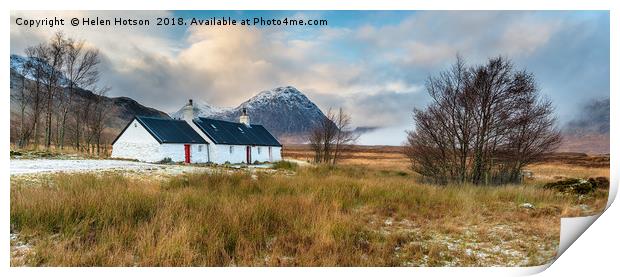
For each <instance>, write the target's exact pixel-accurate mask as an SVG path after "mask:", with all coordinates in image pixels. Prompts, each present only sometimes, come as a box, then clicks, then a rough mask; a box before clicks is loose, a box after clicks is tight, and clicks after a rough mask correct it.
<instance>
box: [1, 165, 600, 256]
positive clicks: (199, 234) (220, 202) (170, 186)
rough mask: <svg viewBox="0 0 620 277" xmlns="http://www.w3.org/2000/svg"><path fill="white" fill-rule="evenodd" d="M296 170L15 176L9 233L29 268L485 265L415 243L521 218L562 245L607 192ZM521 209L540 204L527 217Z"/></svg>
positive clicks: (529, 231)
mask: <svg viewBox="0 0 620 277" xmlns="http://www.w3.org/2000/svg"><path fill="white" fill-rule="evenodd" d="M284 167H285V168H287V169H288V168H289V167H288V166H284ZM295 170H296V174H295V175H293V176H290V175H285V174H267V173H260V172H259V173H258V174H257V175H256V176H252V174H250V173H247V172H236V173H227V172H223V171H222V172H217V171H216V172H215V173H210V174H185V175H180V176H176V177H172V178H169V179H167V180H165V181H156V180H152V179H149V178H141V179H138V178H130V177H123V176H122V175H118V174H105V175H97V174H55V175H54V176H53V177H52V178H50V181H49V182H48V183H47V184H44V185H37V186H32V185H29V184H28V183H27V182H20V181H17V180H16V181H13V182H12V186H11V233H17V234H19V236H20V238H22V239H23V240H26V241H27V242H28V243H30V244H32V245H33V251H31V253H30V254H29V256H28V257H27V258H26V259H25V260H24V261H23V263H24V264H28V265H46V266H47V265H52V266H230V265H248V266H259V265H275V266H281V265H304V266H370V265H372V266H391V265H403V264H406V263H405V261H407V260H420V259H422V258H424V259H425V261H426V264H427V265H444V264H445V262H446V261H447V262H450V261H452V262H454V261H458V262H459V263H458V264H460V265H478V264H479V261H477V260H476V258H475V257H471V256H468V255H465V254H463V253H456V252H454V251H453V252H450V251H449V249H447V248H446V246H445V245H442V244H440V243H438V242H436V241H429V242H428V243H425V244H420V242H423V241H425V240H430V239H431V238H432V237H433V236H434V235H435V234H436V233H442V234H446V235H450V236H463V230H466V228H467V226H490V227H492V226H497V225H501V224H515V222H517V223H518V224H519V225H518V226H527V228H525V227H524V228H522V229H518V231H519V232H520V233H522V234H524V235H531V236H534V237H537V238H541V240H545V241H547V240H549V241H550V240H557V238H558V236H559V233H558V232H559V226H556V225H557V223H559V217H560V216H562V215H567V214H570V213H575V211H574V209H573V207H574V206H575V205H577V204H579V203H582V202H583V201H590V202H588V204H590V205H592V206H595V207H599V206H600V207H602V206H603V205H604V201H603V200H602V199H604V197H603V194H602V192H596V193H598V194H596V193H595V195H594V196H593V197H590V198H587V199H590V200H583V199H581V200H580V199H579V198H577V197H575V196H574V195H567V194H560V193H557V192H555V191H553V190H546V189H543V188H542V186H538V185H526V186H523V185H521V186H517V185H510V186H502V187H481V186H472V185H449V186H435V185H430V184H420V183H418V182H417V181H416V180H415V178H413V177H412V176H410V175H409V174H408V173H407V174H404V173H402V172H399V171H395V172H387V171H385V170H372V169H369V168H365V167H360V166H348V167H346V166H345V167H342V166H339V167H304V168H297V169H295ZM522 203H531V204H533V205H534V206H535V207H536V209H535V210H533V211H526V210H524V209H522V208H520V207H519V205H520V204H522ZM388 218H389V219H393V220H402V219H406V220H408V221H407V222H411V225H412V226H413V227H411V228H412V229H411V230H405V231H403V232H389V233H386V232H382V231H381V228H383V227H377V226H379V225H381V224H382V223H381V222H382V221H383V220H384V219H388ZM375 221H381V222H379V223H377V222H375ZM485 224H486V225H485ZM490 227H488V228H487V227H481V229H482V230H483V231H480V232H479V235H480V236H481V237H483V238H484V234H485V232H486V231H484V230H487V229H489V228H490ZM519 228H521V227H519ZM507 236H508V235H507ZM510 236H512V235H510ZM502 239H511V238H502ZM488 240H489V241H493V240H498V239H497V238H495V237H491V236H490V235H489V238H488ZM498 243H499V242H498ZM523 243H525V246H522V247H523V248H524V249H523V251H526V252H527V251H530V252H532V251H533V252H532V253H533V254H531V255H532V256H536V255H538V253H537V252H536V251H537V250H536V249H538V248H536V247H537V245H533V246H529V245H527V241H525V242H523ZM553 243H555V242H553ZM405 246H406V248H404V247H405ZM395 249H396V250H395ZM399 249H403V250H402V251H401V250H399ZM397 250H398V251H401V252H402V253H401V252H396V251H397ZM455 257H456V258H455ZM457 258H458V260H455V259H457ZM532 261H534V263H536V261H537V260H536V259H532ZM544 261H546V260H545V259H542V260H541V261H540V262H544Z"/></svg>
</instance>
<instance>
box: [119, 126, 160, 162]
mask: <svg viewBox="0 0 620 277" xmlns="http://www.w3.org/2000/svg"><path fill="white" fill-rule="evenodd" d="M159 146H160V144H159V142H158V141H157V140H156V139H155V138H153V136H151V134H150V133H149V132H148V131H147V130H146V129H144V127H143V126H142V124H140V123H138V121H136V120H135V119H134V120H133V121H132V122H131V125H129V127H127V129H126V130H125V131H124V132H123V134H122V135H121V136H120V137H119V138H118V140H116V142H114V144H113V145H112V158H122V159H135V160H139V161H145V162H156V161H159V160H161V158H160V155H159Z"/></svg>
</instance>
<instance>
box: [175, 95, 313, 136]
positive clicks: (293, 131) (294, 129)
mask: <svg viewBox="0 0 620 277" xmlns="http://www.w3.org/2000/svg"><path fill="white" fill-rule="evenodd" d="M242 108H246V109H247V111H248V114H249V115H250V121H251V123H252V124H261V125H263V126H265V128H267V130H269V131H270V132H271V133H272V134H273V135H274V136H276V137H277V138H278V139H279V140H280V142H282V143H304V142H306V140H307V139H306V137H307V134H308V132H309V131H310V130H312V129H313V128H314V127H315V126H317V125H318V124H319V123H320V122H321V120H323V119H324V118H325V115H324V114H323V112H322V111H321V109H319V107H318V106H317V105H316V104H314V103H313V102H312V101H311V100H310V99H308V97H306V95H304V94H303V93H302V92H301V91H299V90H298V89H296V88H294V87H292V86H287V87H278V88H274V89H272V90H267V91H262V92H260V93H258V94H257V95H255V96H254V97H252V98H250V99H248V100H247V101H245V102H243V103H241V104H240V105H239V106H237V107H233V108H217V107H213V106H211V105H209V104H207V103H205V102H200V101H199V102H197V103H195V104H194V116H196V117H198V116H201V117H210V118H215V119H221V120H227V121H238V120H239V115H240V114H241V109H242ZM182 111H183V108H181V109H179V111H177V112H175V113H172V114H171V117H173V118H182V116H183V113H182Z"/></svg>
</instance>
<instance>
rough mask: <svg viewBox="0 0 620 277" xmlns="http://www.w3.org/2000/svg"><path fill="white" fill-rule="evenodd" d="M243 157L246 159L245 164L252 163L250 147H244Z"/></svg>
mask: <svg viewBox="0 0 620 277" xmlns="http://www.w3.org/2000/svg"><path fill="white" fill-rule="evenodd" d="M245 158H246V160H247V164H251V163H252V148H250V146H246V147H245Z"/></svg>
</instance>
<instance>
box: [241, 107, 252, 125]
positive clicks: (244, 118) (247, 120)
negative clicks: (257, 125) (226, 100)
mask: <svg viewBox="0 0 620 277" xmlns="http://www.w3.org/2000/svg"><path fill="white" fill-rule="evenodd" d="M239 122H240V123H243V124H245V125H246V126H248V127H249V126H250V116H249V115H248V110H247V109H246V108H243V109H241V116H240V117H239Z"/></svg>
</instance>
